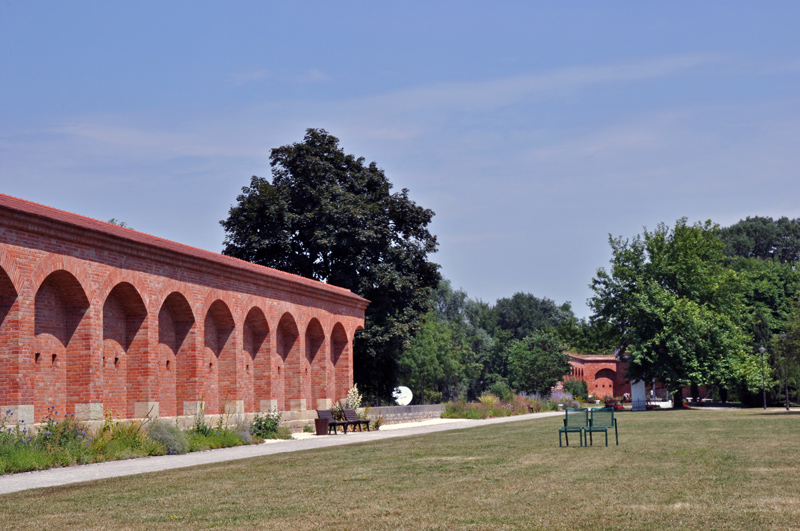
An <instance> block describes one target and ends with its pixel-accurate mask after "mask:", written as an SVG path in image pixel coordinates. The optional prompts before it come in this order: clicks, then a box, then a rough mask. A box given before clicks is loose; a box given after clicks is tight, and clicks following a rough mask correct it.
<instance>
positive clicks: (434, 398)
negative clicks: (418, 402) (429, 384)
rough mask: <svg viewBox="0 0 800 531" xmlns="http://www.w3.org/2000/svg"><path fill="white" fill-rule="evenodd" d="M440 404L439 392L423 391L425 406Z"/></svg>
mask: <svg viewBox="0 0 800 531" xmlns="http://www.w3.org/2000/svg"><path fill="white" fill-rule="evenodd" d="M441 402H442V393H441V391H431V390H430V389H425V403H426V404H439V403H441Z"/></svg>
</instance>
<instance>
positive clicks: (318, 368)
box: [303, 317, 328, 409]
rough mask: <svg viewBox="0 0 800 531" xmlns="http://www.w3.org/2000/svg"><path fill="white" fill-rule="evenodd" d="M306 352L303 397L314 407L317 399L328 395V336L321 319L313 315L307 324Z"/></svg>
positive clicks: (308, 404) (310, 406) (308, 406)
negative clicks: (326, 354) (326, 353)
mask: <svg viewBox="0 0 800 531" xmlns="http://www.w3.org/2000/svg"><path fill="white" fill-rule="evenodd" d="M305 344H306V349H305V350H306V352H305V359H304V360H303V361H304V367H303V383H304V386H303V387H304V389H303V398H305V399H306V407H307V408H309V409H314V408H316V407H317V400H322V399H325V398H327V397H328V363H327V359H326V357H327V356H325V351H326V350H327V349H326V348H325V344H326V337H325V331H324V330H323V328H322V324H321V323H320V322H319V319H317V318H316V317H312V318H311V320H310V321H309V322H308V325H306V336H305Z"/></svg>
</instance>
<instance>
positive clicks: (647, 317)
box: [590, 219, 760, 391]
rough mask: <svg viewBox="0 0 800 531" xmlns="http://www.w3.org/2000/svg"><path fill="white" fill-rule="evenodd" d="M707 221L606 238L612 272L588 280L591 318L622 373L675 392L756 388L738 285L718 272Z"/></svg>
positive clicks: (717, 245) (721, 260)
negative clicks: (608, 337)
mask: <svg viewBox="0 0 800 531" xmlns="http://www.w3.org/2000/svg"><path fill="white" fill-rule="evenodd" d="M717 230H718V229H717V226H716V225H714V224H712V223H711V222H710V221H708V222H706V223H703V224H701V223H697V224H695V225H693V226H689V225H687V223H686V219H680V220H678V222H677V223H676V225H675V228H674V229H669V228H668V227H667V226H666V225H664V224H659V226H658V228H657V229H656V230H655V231H653V232H648V231H646V230H645V231H644V233H643V234H642V235H641V236H637V237H635V238H634V239H633V240H627V239H623V238H621V237H620V238H616V239H614V238H610V240H609V242H610V244H611V249H612V253H613V258H612V260H611V264H612V267H611V271H610V273H609V272H606V271H605V270H604V269H603V268H600V269H599V270H598V271H597V275H596V277H595V278H594V279H593V280H592V289H593V290H594V292H595V295H594V296H593V297H592V298H591V299H590V305H591V306H592V309H593V310H594V315H593V319H594V320H595V322H599V323H602V324H603V325H604V326H607V327H608V330H609V331H610V332H609V333H610V334H612V335H613V336H614V338H615V340H616V341H617V344H618V345H619V349H620V354H627V355H628V357H629V359H630V365H629V369H628V376H629V377H630V378H632V379H644V380H649V379H651V378H653V377H655V378H657V379H658V380H659V381H661V382H662V383H664V385H665V386H666V387H667V388H668V389H670V390H673V391H676V390H678V389H680V388H682V387H684V386H687V385H689V384H691V383H696V384H698V385H714V384H718V385H724V386H732V385H734V384H735V383H739V382H741V383H743V384H744V385H746V386H747V387H750V388H757V386H758V385H759V382H760V363H759V362H758V360H757V359H756V358H755V356H753V355H752V352H750V351H749V349H748V346H749V343H750V338H749V337H748V334H747V333H746V331H744V330H743V327H742V325H743V324H744V323H743V320H742V317H743V316H745V315H746V307H745V305H744V301H743V296H742V281H741V278H740V276H739V275H738V274H737V273H736V272H735V271H733V270H731V269H729V268H727V267H725V257H724V255H723V253H722V248H723V243H722V241H721V240H720V239H719V238H718V237H717Z"/></svg>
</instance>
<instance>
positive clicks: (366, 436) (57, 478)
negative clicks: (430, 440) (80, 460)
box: [0, 411, 563, 494]
mask: <svg viewBox="0 0 800 531" xmlns="http://www.w3.org/2000/svg"><path fill="white" fill-rule="evenodd" d="M558 415H563V413H561V412H558V411H549V412H546V413H532V414H529V415H518V416H515V417H502V418H495V419H486V420H463V419H431V420H425V421H421V422H413V423H407V424H384V425H383V426H381V429H380V430H379V431H370V432H366V431H365V432H355V433H348V434H347V435H342V434H339V435H328V436H321V437H318V436H316V435H314V434H311V433H298V434H295V436H294V438H293V439H292V440H285V441H278V440H276V441H267V442H265V443H263V444H253V445H247V446H237V447H235V448H221V449H219V450H208V451H205V452H192V453H190V454H186V455H163V456H156V457H142V458H139V459H126V460H123V461H110V462H106V463H94V464H91V465H81V466H73V467H67V468H51V469H49V470H39V471H36V472H24V473H21V474H12V475H7V476H2V477H0V494H8V493H10V492H19V491H22V490H28V489H38V488H43V487H56V486H59V485H69V484H71V483H81V482H84V481H92V480H95V479H103V478H113V477H120V476H132V475H135V474H144V473H147V472H159V471H162V470H171V469H174V468H184V467H190V466H197V465H207V464H209V463H220V462H223V461H233V460H236V459H247V458H250V457H259V456H262V455H273V454H282V453H285V452H297V451H300V450H313V449H315V448H327V447H329V446H340V445H343V444H357V443H363V442H370V441H379V440H383V439H394V438H398V437H409V436H412V435H423V434H426V433H435V432H439V431H447V430H459V429H464V428H474V427H476V426H487V425H490V424H503V423H506V422H518V421H522V420H530V419H537V418H544V417H552V416H558Z"/></svg>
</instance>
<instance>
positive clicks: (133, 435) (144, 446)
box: [89, 414, 167, 461]
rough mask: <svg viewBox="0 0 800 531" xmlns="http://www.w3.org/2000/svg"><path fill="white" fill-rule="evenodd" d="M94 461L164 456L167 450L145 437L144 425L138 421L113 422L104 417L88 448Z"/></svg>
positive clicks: (108, 416)
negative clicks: (103, 421) (101, 425)
mask: <svg viewBox="0 0 800 531" xmlns="http://www.w3.org/2000/svg"><path fill="white" fill-rule="evenodd" d="M89 449H90V451H91V452H92V453H93V454H94V459H95V461H106V460H116V459H129V458H131V457H145V456H148V455H164V454H166V453H167V448H166V446H165V445H164V444H162V443H161V442H159V441H156V440H153V439H151V438H150V437H148V435H147V430H146V429H145V425H144V424H143V423H142V422H140V421H138V420H134V421H125V422H120V421H114V419H113V418H111V415H110V414H109V415H107V416H106V421H105V423H103V427H102V428H100V431H98V432H97V434H95V437H94V440H93V441H91V444H90V446H89Z"/></svg>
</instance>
